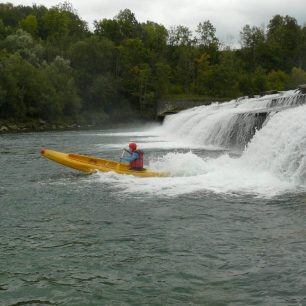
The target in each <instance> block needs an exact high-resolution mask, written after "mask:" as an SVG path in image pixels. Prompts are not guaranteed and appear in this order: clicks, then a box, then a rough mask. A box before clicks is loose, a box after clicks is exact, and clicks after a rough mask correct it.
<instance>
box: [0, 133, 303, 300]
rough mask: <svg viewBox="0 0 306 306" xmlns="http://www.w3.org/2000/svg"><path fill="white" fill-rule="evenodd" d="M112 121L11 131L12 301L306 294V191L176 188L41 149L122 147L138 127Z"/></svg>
mask: <svg viewBox="0 0 306 306" xmlns="http://www.w3.org/2000/svg"><path fill="white" fill-rule="evenodd" d="M107 133H108V132H107V131H100V132H96V131H93V132H89V131H82V132H46V133H29V134H10V135H0V166H1V168H0V169H1V173H0V182H1V184H0V209H1V218H0V236H1V239H0V305H5V306H7V305H306V256H305V254H306V239H305V238H306V221H305V220H306V194H305V193H301V192H300V193H298V192H296V193H284V194H280V195H278V196H274V197H271V198H268V197H262V196H258V195H256V194H253V195H252V194H250V193H248V194H247V193H243V192H241V193H239V192H236V193H230V194H228V193H225V192H224V193H222V192H213V191H211V190H205V189H201V190H196V191H192V190H189V191H186V192H182V191H181V190H180V192H177V194H173V191H172V193H171V196H167V192H166V191H167V190H165V189H167V184H163V181H160V180H163V178H156V179H154V180H148V181H143V180H145V179H138V178H137V179H136V178H125V177H124V178H120V177H118V176H115V175H109V174H106V175H99V174H94V175H85V174H81V173H78V172H75V171H73V170H71V169H68V168H65V167H62V166H60V165H57V164H55V163H52V162H51V161H48V160H45V159H43V158H42V157H40V155H39V150H40V148H41V147H42V146H44V147H50V148H53V149H58V150H60V151H66V152H71V151H73V152H79V153H83V154H90V155H101V156H104V157H106V158H113V157H114V156H118V154H119V155H120V150H119V147H120V146H121V144H124V143H127V142H128V141H129V139H130V138H131V137H130V136H124V135H123V136H118V137H111V136H110V135H107ZM104 134H105V135H104ZM146 137H147V136H146ZM146 137H144V138H146ZM148 139H149V138H148ZM110 144H111V145H113V146H111V145H110ZM116 145H118V147H116ZM148 151H149V152H148V158H151V159H153V158H157V157H161V158H162V156H163V155H164V154H166V153H167V152H170V151H171V149H165V147H162V146H161V147H159V148H158V147H156V148H151V149H150V150H148ZM198 153H199V155H202V157H203V156H204V157H205V156H209V154H217V153H211V152H210V153H209V152H205V151H202V152H198ZM168 180H173V181H175V180H177V181H178V182H179V180H181V181H180V184H181V186H183V185H182V182H184V180H185V178H183V177H182V178H181V179H180V178H178V177H175V178H170V179H168ZM147 182H148V183H147ZM165 182H166V181H165ZM167 182H169V181H167ZM186 184H187V185H188V184H190V185H191V183H190V181H188V180H186ZM134 185H137V186H141V185H143V188H144V189H146V190H149V189H150V190H153V191H152V192H151V193H150V192H147V191H146V192H142V191H141V190H138V189H137V188H136V189H135V190H134V189H129V188H130V187H131V188H133V186H134ZM163 185H164V186H163ZM149 187H150V188H149ZM187 187H189V186H187ZM190 187H192V186H190ZM141 188H142V187H141ZM180 189H181V187H180ZM133 190H134V191H133ZM137 190H138V191H137Z"/></svg>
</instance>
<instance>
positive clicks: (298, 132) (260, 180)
mask: <svg viewBox="0 0 306 306" xmlns="http://www.w3.org/2000/svg"><path fill="white" fill-rule="evenodd" d="M303 99H304V98H303ZM304 100H305V99H304ZM304 100H303V101H304ZM277 101H279V103H280V105H278V104H277ZM300 102H301V97H296V96H294V98H292V92H287V93H284V94H283V95H282V96H281V97H280V96H279V95H273V96H268V97H263V98H259V99H245V100H241V101H238V102H237V101H231V102H228V103H224V104H213V105H210V106H203V107H196V108H194V109H190V110H187V111H184V112H181V113H179V114H176V115H172V116H169V117H167V118H166V121H165V124H164V126H163V127H162V129H161V130H160V131H159V132H158V133H160V135H162V137H165V135H166V136H167V137H166V138H163V141H162V142H161V141H157V142H155V143H154V145H158V147H160V146H161V147H163V148H168V149H170V150H171V152H168V153H166V154H164V155H163V156H161V157H159V158H153V159H152V160H151V161H150V165H149V167H150V168H153V169H157V170H160V169H163V170H166V171H169V172H170V174H171V176H170V177H168V178H147V179H141V178H135V177H131V176H120V175H116V174H99V175H98V179H101V180H103V181H104V182H105V181H106V182H109V183H110V184H112V185H116V186H117V188H118V192H119V193H120V192H122V194H129V193H133V194H140V195H141V194H150V195H151V194H152V195H156V194H158V195H159V196H160V195H164V196H177V195H180V194H189V193H191V194H200V193H201V192H216V193H231V194H232V193H243V194H255V195H258V196H263V197H271V196H275V195H279V194H282V193H284V192H297V191H298V190H303V191H305V189H306V124H305V118H306V105H302V106H298V107H294V108H291V109H286V107H288V105H291V106H292V105H295V106H297V105H299V104H303V103H300ZM280 107H283V108H282V111H279V110H280ZM262 110H265V112H266V116H265V118H264V120H263V121H264V122H262V124H261V129H257V128H256V124H258V121H256V120H257V119H256V118H258V116H257V115H256V114H258V113H260V111H262ZM142 136H143V137H144V143H143V145H145V144H146V141H145V135H142ZM169 139H171V140H169ZM151 141H152V139H151V138H150V142H151ZM170 142H171V145H169V144H170ZM151 144H152V142H151ZM175 144H177V145H178V146H179V147H181V145H182V144H184V146H185V147H188V146H189V145H190V146H191V148H192V147H193V146H194V147H196V146H198V147H201V148H202V149H201V150H203V148H205V147H207V146H208V147H209V146H211V145H215V146H219V147H222V148H224V147H235V146H236V145H237V144H239V145H240V147H241V148H242V150H241V155H240V156H236V157H231V156H230V155H228V154H224V152H220V154H217V155H215V156H213V157H211V155H209V154H205V152H204V154H202V155H201V156H205V157H201V156H198V155H196V154H195V153H193V152H192V150H190V151H189V152H187V153H186V152H185V153H178V152H173V148H175ZM204 151H205V150H204Z"/></svg>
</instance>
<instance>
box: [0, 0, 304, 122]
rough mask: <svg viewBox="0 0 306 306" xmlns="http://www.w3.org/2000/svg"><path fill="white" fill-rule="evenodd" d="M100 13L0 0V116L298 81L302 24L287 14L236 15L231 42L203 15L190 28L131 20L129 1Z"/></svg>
mask: <svg viewBox="0 0 306 306" xmlns="http://www.w3.org/2000/svg"><path fill="white" fill-rule="evenodd" d="M101 18H102V19H101V20H96V21H95V22H94V29H93V30H89V28H88V25H87V23H86V22H85V21H84V20H82V18H81V17H80V16H78V14H77V12H76V11H75V10H74V8H73V7H72V6H71V4H70V3H68V2H65V3H63V4H59V5H57V6H54V7H51V8H49V9H48V8H46V7H44V6H41V5H33V6H21V5H19V6H14V5H12V4H10V3H6V4H3V3H2V4H0V120H14V121H15V122H24V121H27V120H40V121H41V122H77V123H91V124H98V123H103V122H110V121H112V122H122V121H123V120H125V119H128V120H131V118H138V119H139V118H142V119H152V118H154V116H155V110H156V103H157V101H158V100H159V99H161V98H163V97H167V98H170V99H171V97H173V98H174V99H175V97H182V96H183V97H187V99H188V97H189V100H190V99H192V97H197V99H200V98H201V97H205V100H207V99H209V98H211V99H212V100H218V99H220V100H221V99H222V98H223V99H224V98H235V97H239V96H243V95H252V94H258V93H260V92H263V91H267V90H272V89H275V90H287V89H291V88H296V86H297V85H299V84H301V83H306V72H305V70H306V26H305V25H299V24H298V23H297V21H296V19H295V18H293V17H290V16H280V15H275V16H274V17H272V18H271V20H270V22H269V24H268V25H267V27H266V28H263V27H257V26H251V25H245V26H244V27H243V28H242V29H241V33H240V38H241V41H240V42H241V47H240V48H238V49H232V48H230V47H229V46H226V45H224V44H223V43H222V42H220V41H219V40H218V38H217V37H216V29H215V27H214V26H213V24H212V23H211V22H210V21H208V20H204V21H199V24H198V26H197V29H196V31H195V32H192V31H191V30H190V29H189V28H187V27H185V26H181V25H178V26H174V27H172V28H170V29H166V28H165V27H164V26H163V25H161V24H157V23H155V22H154V21H147V22H145V23H140V22H138V21H137V20H136V18H135V15H134V14H133V12H131V11H130V10H129V9H124V10H122V11H120V12H119V13H118V15H117V16H115V17H114V18H113V19H105V18H104V19H103V16H101ZM207 97H208V98H207Z"/></svg>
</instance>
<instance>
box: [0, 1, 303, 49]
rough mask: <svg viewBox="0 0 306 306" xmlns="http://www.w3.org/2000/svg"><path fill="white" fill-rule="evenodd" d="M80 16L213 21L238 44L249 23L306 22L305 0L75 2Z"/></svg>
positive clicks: (227, 39)
mask: <svg viewBox="0 0 306 306" xmlns="http://www.w3.org/2000/svg"><path fill="white" fill-rule="evenodd" d="M1 2H11V3H13V4H14V5H19V4H22V5H32V4H34V3H35V4H41V5H44V6H46V7H51V6H54V5H57V4H58V3H61V2H64V1H56V0H11V1H1ZM69 2H70V3H71V4H72V5H73V7H74V8H75V9H76V11H77V12H78V15H79V16H80V17H81V18H82V19H83V20H85V21H87V22H88V25H89V26H90V28H91V29H92V28H93V26H92V23H93V21H94V20H100V19H103V18H109V19H112V18H113V17H114V16H115V15H117V14H118V12H119V11H120V10H123V9H125V8H128V9H130V10H131V11H132V12H133V13H134V14H135V17H136V19H137V20H138V21H139V22H145V21H147V20H150V21H154V22H157V23H160V24H162V25H164V26H165V27H166V28H167V29H169V28H170V27H171V26H177V25H183V26H187V27H188V28H189V29H190V30H192V31H194V30H195V29H196V26H197V24H198V23H199V22H202V21H205V20H210V21H211V23H212V24H213V25H214V26H215V27H216V29H217V36H218V38H219V39H220V40H222V41H223V42H225V43H227V44H229V43H237V41H238V40H239V32H240V30H241V29H242V27H243V26H245V25H246V24H250V25H252V26H253V25H255V26H261V25H267V24H268V22H269V20H270V19H271V18H272V17H273V16H274V15H276V14H280V15H282V16H285V15H289V16H291V17H295V18H296V19H297V21H298V23H299V24H300V25H304V24H305V23H306V0H85V1H84V0H73V1H69Z"/></svg>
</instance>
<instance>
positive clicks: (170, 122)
mask: <svg viewBox="0 0 306 306" xmlns="http://www.w3.org/2000/svg"><path fill="white" fill-rule="evenodd" d="M304 103H306V95H302V94H299V93H298V92H295V91H288V92H284V93H280V94H275V95H269V96H264V97H261V98H247V99H240V100H233V101H230V102H227V103H222V104H217V103H216V104H212V105H209V106H200V107H195V108H192V109H188V110H186V111H182V112H180V113H178V114H176V115H171V116H167V117H166V118H165V122H164V129H165V130H166V132H167V133H169V134H171V135H172V136H175V137H177V138H180V139H181V138H185V139H188V141H189V142H190V143H196V144H198V145H204V146H205V145H206V146H211V145H212V146H217V147H222V148H240V149H242V148H244V147H245V145H246V144H247V143H248V142H249V141H250V139H251V138H252V137H253V136H254V134H255V132H256V130H258V129H260V128H261V127H262V125H263V124H264V122H265V121H266V119H267V115H268V117H270V116H269V115H270V114H271V113H272V114H273V113H274V112H276V111H280V110H284V109H286V108H288V107H292V106H297V105H302V104H304Z"/></svg>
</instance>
